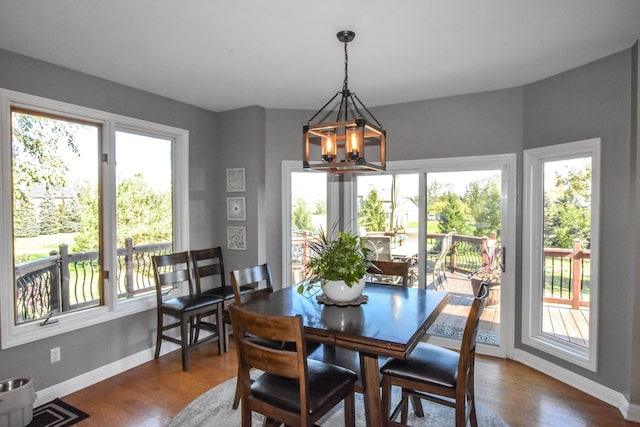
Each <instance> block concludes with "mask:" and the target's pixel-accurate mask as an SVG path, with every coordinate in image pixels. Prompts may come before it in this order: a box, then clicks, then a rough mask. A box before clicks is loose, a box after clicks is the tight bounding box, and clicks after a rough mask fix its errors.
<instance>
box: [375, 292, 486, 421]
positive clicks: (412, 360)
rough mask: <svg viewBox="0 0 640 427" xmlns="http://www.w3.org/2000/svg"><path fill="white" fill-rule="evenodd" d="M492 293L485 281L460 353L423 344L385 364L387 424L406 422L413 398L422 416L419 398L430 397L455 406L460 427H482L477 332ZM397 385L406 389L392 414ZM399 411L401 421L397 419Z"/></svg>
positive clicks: (471, 315)
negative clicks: (476, 380) (478, 402)
mask: <svg viewBox="0 0 640 427" xmlns="http://www.w3.org/2000/svg"><path fill="white" fill-rule="evenodd" d="M488 293H489V291H488V288H487V285H486V284H484V283H483V284H482V286H481V288H480V291H479V295H478V296H476V298H475V299H474V300H473V304H472V305H471V310H470V312H469V317H468V318H467V322H466V325H465V328H464V335H463V336H462V343H461V346H460V352H456V351H453V350H449V349H446V348H443V347H439V346H436V345H433V344H428V343H420V344H418V346H417V347H416V349H415V350H413V352H412V353H411V355H410V356H409V357H408V358H407V359H406V360H399V359H389V360H388V361H387V362H386V363H384V364H383V365H382V368H380V372H382V416H383V417H384V418H386V419H387V423H386V424H387V425H406V422H407V418H408V415H409V403H408V401H409V397H411V398H412V402H413V408H414V411H415V413H416V415H418V416H424V411H423V409H422V403H421V402H420V400H419V399H427V400H430V401H432V402H436V403H440V404H442V405H446V406H449V407H452V408H454V409H455V421H456V427H465V426H466V425H467V422H468V421H471V426H472V427H478V420H477V418H476V404H475V396H474V369H475V355H476V335H477V333H478V325H479V323H480V316H481V315H482V311H483V310H484V307H485V304H486V299H487V294H488ZM393 386H397V387H401V388H402V399H401V401H400V403H399V404H398V406H397V407H396V408H395V409H394V411H393V413H391V414H390V413H389V411H390V406H391V388H392V387H393ZM398 412H400V422H401V424H397V423H395V422H394V421H393V420H394V419H395V418H396V417H397V415H398Z"/></svg>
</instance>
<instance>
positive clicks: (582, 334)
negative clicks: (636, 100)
mask: <svg viewBox="0 0 640 427" xmlns="http://www.w3.org/2000/svg"><path fill="white" fill-rule="evenodd" d="M599 165H600V140H599V139H590V140H586V141H578V142H573V143H568V144H561V145H555V146H550V147H543V148H537V149H532V150H527V151H525V153H524V166H525V167H524V171H525V180H524V185H525V200H524V202H525V207H524V225H525V226H524V233H523V241H524V244H525V246H524V247H523V254H524V258H523V331H522V335H523V342H524V343H525V344H528V345H530V346H532V347H535V348H537V349H540V350H542V351H545V352H547V353H549V354H552V355H554V356H557V357H560V358H562V359H564V360H568V361H570V362H572V363H574V364H576V365H579V366H582V367H585V368H587V369H591V370H594V371H595V370H596V366H597V365H596V355H597V349H596V345H597V339H596V333H597V330H598V323H597V313H598V280H597V279H598V274H597V266H598V224H599V220H598V216H599V197H598V196H599V182H600V166H599Z"/></svg>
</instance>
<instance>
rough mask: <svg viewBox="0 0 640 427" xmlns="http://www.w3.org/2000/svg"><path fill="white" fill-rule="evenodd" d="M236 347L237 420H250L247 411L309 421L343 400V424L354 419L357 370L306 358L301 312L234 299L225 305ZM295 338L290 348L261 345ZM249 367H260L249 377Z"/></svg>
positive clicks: (301, 423)
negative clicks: (252, 307)
mask: <svg viewBox="0 0 640 427" xmlns="http://www.w3.org/2000/svg"><path fill="white" fill-rule="evenodd" d="M229 314H230V315H231V321H232V323H233V329H234V331H235V332H234V336H235V338H236V342H237V347H238V359H239V371H238V383H239V384H240V390H241V393H242V426H243V427H249V426H251V425H252V421H251V414H252V412H258V413H261V414H263V415H265V416H266V417H267V419H272V420H277V421H278V422H281V423H284V424H285V425H298V426H309V427H311V426H313V425H315V422H316V421H317V420H319V419H320V418H321V417H322V416H323V415H324V414H326V413H327V412H329V410H331V409H332V408H333V407H335V406H336V405H337V404H338V403H340V402H341V401H344V425H345V426H349V427H352V426H354V425H355V402H354V401H355V399H354V392H353V384H354V382H355V380H356V374H355V373H353V372H351V371H349V370H348V369H344V368H340V367H338V366H335V365H329V364H326V363H322V362H319V361H317V360H307V350H306V345H305V338H304V332H303V327H302V317H301V316H299V315H298V316H268V315H263V314H259V313H253V312H250V311H246V310H243V309H241V308H240V307H239V306H238V305H234V306H233V307H231V308H230V309H229ZM253 337H260V338H262V339H263V340H264V341H266V342H273V341H281V342H290V343H294V344H295V347H294V348H293V349H291V350H289V349H285V350H283V349H274V348H272V347H270V346H264V345H261V341H256V340H255V339H253ZM252 368H256V369H260V370H262V371H264V373H263V374H262V375H261V376H260V377H259V378H257V379H255V380H252V379H251V377H250V375H249V374H250V371H251V369H252Z"/></svg>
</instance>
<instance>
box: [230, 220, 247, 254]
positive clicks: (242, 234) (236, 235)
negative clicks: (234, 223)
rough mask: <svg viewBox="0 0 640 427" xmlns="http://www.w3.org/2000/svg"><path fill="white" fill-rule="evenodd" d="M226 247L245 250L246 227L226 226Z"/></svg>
mask: <svg viewBox="0 0 640 427" xmlns="http://www.w3.org/2000/svg"><path fill="white" fill-rule="evenodd" d="M227 248H228V249H231V250H234V251H246V250H247V228H246V227H231V226H230V227H227Z"/></svg>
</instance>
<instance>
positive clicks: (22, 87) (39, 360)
mask: <svg viewBox="0 0 640 427" xmlns="http://www.w3.org/2000/svg"><path fill="white" fill-rule="evenodd" d="M0 87H2V88H5V89H11V90H15V91H19V92H23V93H28V94H33V95H37V96H42V97H46V98H50V99H54V100H58V101H64V102H69V103H73V104H76V105H81V106H85V107H90V108H95V109H99V110H103V111H108V112H111V113H116V114H122V115H126V116H129V117H135V118H138V119H143V120H148V121H151V122H157V123H162V124H165V125H170V126H175V127H178V128H182V129H187V130H189V139H190V145H189V150H190V154H189V167H190V171H189V174H190V180H191V182H192V184H195V185H194V186H193V187H195V190H194V191H192V192H190V194H189V199H190V206H191V207H192V209H191V213H190V220H191V223H192V228H191V236H190V239H191V246H192V247H194V248H195V247H207V246H212V245H213V244H214V243H217V242H218V241H219V240H220V236H219V235H218V229H217V228H216V226H215V224H216V223H217V220H218V217H217V215H219V214H222V211H218V209H217V206H218V204H219V199H220V197H219V196H218V194H217V193H216V192H217V189H216V188H215V187H212V186H209V185H206V188H204V184H205V183H211V182H216V180H217V179H218V176H217V171H218V169H219V168H220V166H218V165H219V164H220V158H219V150H218V146H219V144H218V141H217V133H218V115H217V114H216V113H213V112H210V111H207V110H203V109H200V108H196V107H193V106H190V105H187V104H183V103H180V102H176V101H173V100H170V99H167V98H163V97H160V96H156V95H152V94H150V93H147V92H143V91H140V90H137V89H133V88H130V87H126V86H122V85H118V84H115V83H112V82H109V81H105V80H102V79H98V78H95V77H91V76H88V75H86V74H82V73H78V72H76V71H72V70H69V69H65V68H61V67H58V66H55V65H52V64H48V63H44V62H41V61H37V60H33V59H30V58H26V57H24V56H19V55H15V54H13V53H10V52H7V51H3V50H0ZM219 212H220V213H219ZM205 213H206V214H207V215H208V216H207V217H206V218H205V216H204V214H205ZM5 285H6V284H2V286H5ZM154 330H155V312H154V311H147V312H144V313H140V314H136V315H134V316H129V317H126V318H123V319H119V320H115V321H112V322H108V323H104V324H101V325H97V326H93V327H90V328H86V329H83V330H80V331H75V332H71V333H67V334H63V335H58V336H55V337H52V338H48V339H45V340H41V341H38V342H34V343H29V344H25V345H22V346H19V347H15V348H11V349H8V350H1V351H0V379H2V378H8V377H12V376H29V377H32V378H34V383H35V386H36V389H38V390H39V389H42V388H45V387H48V386H51V385H53V384H57V383H59V382H62V381H64V380H67V379H70V378H73V377H75V376H78V375H80V374H83V373H85V372H88V371H91V370H93V369H96V368H98V367H100V366H103V365H106V364H109V363H111V362H115V361H117V360H120V359H122V358H124V357H126V356H129V355H132V354H135V353H137V352H139V351H142V350H144V349H147V348H149V347H151V346H152V345H153V342H154V340H153V332H154ZM54 346H60V348H61V354H62V360H61V362H59V363H56V364H55V365H51V364H50V363H49V349H50V348H51V347H54Z"/></svg>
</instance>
